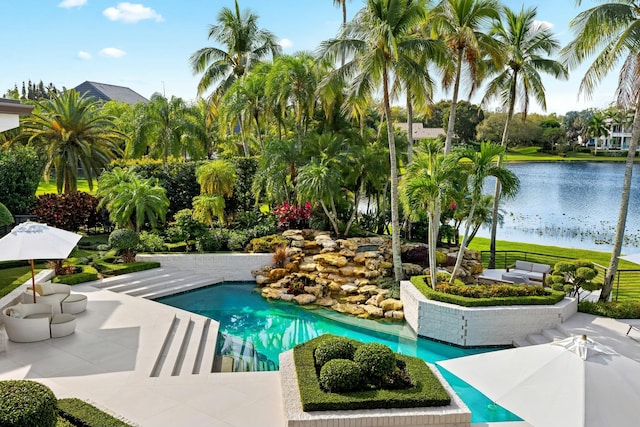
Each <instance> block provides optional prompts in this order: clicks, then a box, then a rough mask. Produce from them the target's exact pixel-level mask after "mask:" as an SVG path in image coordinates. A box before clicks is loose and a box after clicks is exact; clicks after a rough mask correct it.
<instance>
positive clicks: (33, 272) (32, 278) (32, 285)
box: [29, 259, 36, 304]
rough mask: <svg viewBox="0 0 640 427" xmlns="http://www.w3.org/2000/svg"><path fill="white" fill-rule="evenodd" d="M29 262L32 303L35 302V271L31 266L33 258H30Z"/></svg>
mask: <svg viewBox="0 0 640 427" xmlns="http://www.w3.org/2000/svg"><path fill="white" fill-rule="evenodd" d="M29 263H30V264H31V290H32V291H33V303H34V304H35V303H36V273H35V269H34V267H33V260H32V259H30V260H29Z"/></svg>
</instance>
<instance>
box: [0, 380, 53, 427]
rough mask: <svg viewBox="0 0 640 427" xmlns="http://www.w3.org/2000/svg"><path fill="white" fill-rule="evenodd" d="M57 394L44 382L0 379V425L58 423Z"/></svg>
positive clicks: (46, 425)
mask: <svg viewBox="0 0 640 427" xmlns="http://www.w3.org/2000/svg"><path fill="white" fill-rule="evenodd" d="M56 420H57V411H56V396H55V395H54V394H53V392H52V391H51V389H50V388H49V387H47V386H46V385H44V384H40V383H37V382H35V381H28V380H7V381H0V426H2V427H52V426H55V425H56Z"/></svg>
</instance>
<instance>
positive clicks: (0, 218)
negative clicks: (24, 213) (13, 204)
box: [0, 203, 13, 227]
mask: <svg viewBox="0 0 640 427" xmlns="http://www.w3.org/2000/svg"><path fill="white" fill-rule="evenodd" d="M11 224H13V215H11V212H9V209H7V207H6V206H5V205H4V204H2V203H0V227H4V226H5V225H11Z"/></svg>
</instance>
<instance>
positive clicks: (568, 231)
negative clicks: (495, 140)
mask: <svg viewBox="0 0 640 427" xmlns="http://www.w3.org/2000/svg"><path fill="white" fill-rule="evenodd" d="M508 168H509V169H511V170H512V171H513V172H515V173H516V175H518V177H519V178H520V191H519V192H518V194H517V195H516V197H515V198H514V199H511V200H504V201H503V203H502V209H503V211H504V225H503V226H502V227H501V228H498V235H497V238H498V240H508V241H515V242H529V243H539V244H544V245H555V246H564V247H572V248H581V249H593V250H598V251H603V252H609V251H610V250H611V249H612V246H613V239H614V236H615V228H616V223H617V221H618V212H619V205H620V197H621V194H622V181H623V178H624V163H601V162H555V163H519V164H510V165H508ZM493 186H494V183H493V182H489V181H487V184H486V186H485V193H487V194H493ZM631 188H632V190H631V197H630V200H629V212H628V215H627V226H626V232H625V243H624V246H623V248H622V253H633V252H638V248H640V216H639V213H640V165H638V164H636V165H634V170H633V180H632V185H631ZM489 235H490V229H489V228H488V227H482V228H481V230H480V231H479V232H478V236H481V237H489ZM498 249H500V247H498Z"/></svg>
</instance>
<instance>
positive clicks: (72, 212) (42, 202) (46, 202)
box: [31, 191, 102, 231]
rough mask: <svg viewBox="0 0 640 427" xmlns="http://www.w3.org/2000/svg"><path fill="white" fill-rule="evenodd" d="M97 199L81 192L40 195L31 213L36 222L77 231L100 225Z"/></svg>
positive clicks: (100, 219)
mask: <svg viewBox="0 0 640 427" xmlns="http://www.w3.org/2000/svg"><path fill="white" fill-rule="evenodd" d="M98 203H99V202H98V199H97V198H96V197H95V196H93V195H91V194H89V193H85V192H83V191H74V192H72V193H65V194H42V195H40V196H38V197H36V202H35V204H34V206H33V207H32V208H31V213H33V214H34V215H36V216H37V217H38V221H40V222H44V223H46V224H49V225H51V226H53V227H58V228H62V229H63V230H69V231H78V230H80V229H81V228H91V227H96V226H97V225H102V218H101V215H100V213H99V211H98V209H97V207H98Z"/></svg>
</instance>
